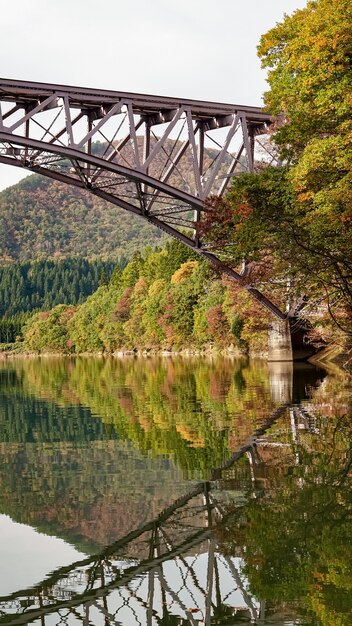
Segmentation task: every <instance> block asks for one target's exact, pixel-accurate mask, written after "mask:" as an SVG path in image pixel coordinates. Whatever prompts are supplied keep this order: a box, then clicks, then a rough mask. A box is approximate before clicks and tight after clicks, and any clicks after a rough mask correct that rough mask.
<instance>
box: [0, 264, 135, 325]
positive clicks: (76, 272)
mask: <svg viewBox="0 0 352 626" xmlns="http://www.w3.org/2000/svg"><path fill="white" fill-rule="evenodd" d="M115 265H116V263H114V262H113V261H105V262H103V261H101V260H100V259H96V260H92V261H88V260H87V259H82V258H81V257H74V258H67V259H58V260H53V259H40V260H38V261H33V262H24V263H21V262H16V263H7V264H5V265H0V317H3V316H11V315H15V314H16V313H22V312H26V311H32V310H33V309H43V308H44V309H46V310H48V309H51V308H52V307H53V306H55V305H56V304H77V303H80V302H83V300H85V299H86V298H87V297H88V296H89V295H91V294H92V293H93V292H94V291H95V290H96V289H97V288H98V286H99V284H100V281H101V280H102V281H103V282H104V280H107V277H108V276H110V274H111V273H112V271H113V269H114V268H115ZM120 265H121V266H122V267H123V266H124V265H126V262H125V261H124V259H120ZM105 276H106V278H105Z"/></svg>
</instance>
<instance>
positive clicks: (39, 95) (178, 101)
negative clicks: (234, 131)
mask: <svg viewBox="0 0 352 626" xmlns="http://www.w3.org/2000/svg"><path fill="white" fill-rule="evenodd" d="M0 90H1V99H2V100H5V101H8V102H16V103H17V104H19V103H26V102H32V101H33V99H38V100H41V99H43V98H47V97H48V96H51V95H53V94H57V95H60V94H65V95H68V96H69V98H70V107H72V108H78V109H80V108H91V107H95V106H97V105H99V106H102V105H109V104H110V105H111V104H114V103H116V102H117V101H118V100H124V101H125V100H127V101H133V108H134V110H135V111H138V112H144V113H146V112H148V113H156V112H158V111H160V109H166V110H173V109H177V108H179V107H180V106H183V107H185V108H187V109H189V110H191V112H192V116H193V117H198V118H200V119H201V118H203V117H205V118H207V117H211V116H214V115H224V116H226V115H233V114H236V113H239V112H243V113H245V114H246V117H247V120H248V121H249V122H251V123H263V122H264V123H265V122H268V123H269V122H270V121H271V116H270V115H269V114H268V113H265V112H264V111H263V110H262V109H261V108H260V107H251V106H245V105H240V104H225V103H220V102H207V101H202V100H191V99H188V98H176V97H168V96H154V95H146V94H140V93H132V92H125V91H112V90H106V89H89V88H83V87H74V86H66V85H55V84H51V83H37V82H31V81H22V80H12V79H7V78H0Z"/></svg>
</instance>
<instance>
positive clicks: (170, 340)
mask: <svg viewBox="0 0 352 626" xmlns="http://www.w3.org/2000/svg"><path fill="white" fill-rule="evenodd" d="M267 323H268V318H267V314H266V313H265V312H263V311H262V309H261V307H260V305H259V303H258V302H256V301H254V300H253V299H252V298H251V296H250V295H249V294H248V293H247V292H246V291H245V290H243V289H241V288H240V287H239V286H238V285H237V284H235V283H234V282H232V281H230V280H228V279H225V278H224V279H221V278H220V277H219V276H217V275H216V274H214V271H213V270H212V269H211V267H210V266H209V265H208V264H207V263H206V262H205V261H202V260H196V255H195V253H194V252H193V251H192V250H190V249H188V248H187V247H186V246H185V245H184V244H182V243H180V242H179V241H176V240H173V241H171V242H170V243H168V244H167V246H166V248H164V249H161V250H160V249H158V250H152V249H150V248H149V249H147V250H145V252H144V254H143V255H142V254H140V253H137V254H135V256H134V258H133V260H132V261H130V263H128V264H127V265H126V267H125V268H124V269H123V270H121V269H120V267H119V266H116V268H115V270H114V272H113V273H112V275H111V278H110V280H109V282H108V283H107V284H102V285H101V286H100V287H99V288H98V290H97V291H96V292H95V293H94V294H93V295H91V296H89V298H88V299H87V300H86V301H85V302H83V303H82V304H81V305H79V306H70V305H64V304H60V305H58V306H56V307H54V308H53V309H51V310H50V311H48V312H40V313H37V314H36V315H35V316H34V317H33V318H31V319H30V320H29V321H28V323H27V325H26V327H25V330H24V333H25V347H26V349H28V350H54V351H61V352H71V353H81V352H107V353H111V352H116V351H119V350H126V349H129V350H150V349H168V350H174V349H180V348H182V347H187V348H188V349H199V348H201V347H202V346H205V345H209V347H210V346H213V345H216V346H218V347H219V348H224V347H226V346H230V345H231V346H232V348H233V349H235V350H238V351H242V352H245V353H247V352H248V350H249V349H252V350H256V351H258V350H265V349H266V341H267V339H266V332H265V330H266V328H267Z"/></svg>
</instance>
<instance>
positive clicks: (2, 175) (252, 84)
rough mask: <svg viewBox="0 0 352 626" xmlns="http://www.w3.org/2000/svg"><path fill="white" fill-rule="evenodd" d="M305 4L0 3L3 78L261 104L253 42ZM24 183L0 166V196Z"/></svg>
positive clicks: (228, 0)
mask: <svg viewBox="0 0 352 626" xmlns="http://www.w3.org/2000/svg"><path fill="white" fill-rule="evenodd" d="M305 5H306V0H246V1H245V2H243V0H217V2H215V1H214V0H175V1H173V2H171V0H104V1H100V2H99V0H0V7H1V9H2V16H3V22H2V28H1V38H0V58H1V70H0V74H1V76H2V77H3V78H13V79H22V80H34V81H41V82H48V83H60V84H67V85H75V86H79V87H94V88H99V87H101V88H103V89H104V88H105V89H116V90H117V91H132V92H137V93H138V92H140V93H148V94H157V95H169V96H179V97H183V98H192V99H200V100H213V101H219V102H229V103H236V104H246V105H253V106H256V105H260V104H261V102H262V94H263V91H265V88H266V87H265V72H264V71H263V70H262V69H261V68H260V61H259V59H258V58H257V55H256V46H257V44H258V42H259V39H260V36H261V34H263V33H265V32H266V31H267V30H269V28H271V27H272V26H274V25H275V23H276V22H280V21H281V20H282V18H283V15H284V13H288V14H291V13H292V12H293V11H295V10H296V9H299V8H302V7H304V6H305ZM24 175H25V173H24V172H22V171H21V170H18V169H17V168H12V167H9V166H0V189H4V188H5V187H7V186H9V185H11V184H13V183H15V182H16V181H18V180H19V179H20V178H21V177H23V176H24Z"/></svg>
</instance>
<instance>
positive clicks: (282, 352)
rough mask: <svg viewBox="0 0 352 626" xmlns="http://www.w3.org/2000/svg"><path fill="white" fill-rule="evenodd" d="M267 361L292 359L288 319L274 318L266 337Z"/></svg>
mask: <svg viewBox="0 0 352 626" xmlns="http://www.w3.org/2000/svg"><path fill="white" fill-rule="evenodd" d="M268 352H269V354H268V359H269V361H293V350H292V340H291V324H290V322H289V320H274V321H273V322H272V324H271V328H270V330H269V337H268Z"/></svg>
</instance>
